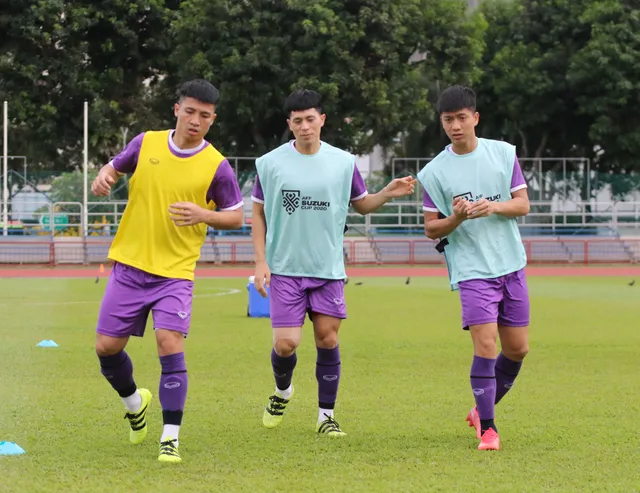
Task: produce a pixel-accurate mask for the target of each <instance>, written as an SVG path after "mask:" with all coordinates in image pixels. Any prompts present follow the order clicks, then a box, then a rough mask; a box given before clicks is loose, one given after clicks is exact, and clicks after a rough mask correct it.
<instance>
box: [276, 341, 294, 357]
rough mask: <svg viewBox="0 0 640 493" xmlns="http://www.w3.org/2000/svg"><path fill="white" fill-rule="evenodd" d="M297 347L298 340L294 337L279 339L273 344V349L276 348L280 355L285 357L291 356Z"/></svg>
mask: <svg viewBox="0 0 640 493" xmlns="http://www.w3.org/2000/svg"><path fill="white" fill-rule="evenodd" d="M297 348H298V341H294V340H293V339H278V340H277V341H276V342H275V343H274V345H273V349H275V351H276V353H277V354H278V356H282V357H283V358H286V357H287V356H291V355H292V354H293V353H294V351H295V350H296V349H297Z"/></svg>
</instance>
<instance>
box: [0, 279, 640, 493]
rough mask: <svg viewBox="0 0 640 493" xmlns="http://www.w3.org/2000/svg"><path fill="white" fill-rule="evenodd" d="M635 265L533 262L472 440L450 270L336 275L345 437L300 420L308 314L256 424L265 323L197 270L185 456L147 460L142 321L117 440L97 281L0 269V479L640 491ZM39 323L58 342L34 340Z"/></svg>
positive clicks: (184, 486) (67, 483)
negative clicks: (592, 268) (102, 365)
mask: <svg viewBox="0 0 640 493" xmlns="http://www.w3.org/2000/svg"><path fill="white" fill-rule="evenodd" d="M630 280H631V279H628V278H626V277H598V278H595V277H556V278H551V277H532V278H530V279H529V286H530V291H531V300H532V327H531V352H530V354H529V356H528V358H527V360H526V362H525V365H524V367H523V370H522V372H521V374H520V377H519V379H518V380H517V382H516V385H515V386H514V388H513V390H512V391H511V393H510V394H509V395H507V397H506V398H505V399H504V400H503V401H502V402H501V403H500V405H499V406H498V408H497V421H496V422H497V424H498V427H499V429H500V434H501V438H502V450H501V451H499V452H495V453H491V452H479V451H477V450H476V446H477V441H476V439H475V436H474V433H473V432H472V431H471V429H469V428H468V427H467V426H466V423H465V422H464V418H465V416H466V413H467V412H468V410H469V409H470V407H471V406H472V404H473V397H472V393H471V390H470V385H469V367H470V364H471V358H472V350H471V344H470V340H469V336H468V334H467V333H464V332H463V331H462V330H460V328H459V327H460V321H459V320H460V319H459V317H460V309H459V305H458V297H457V294H456V293H451V292H449V291H448V289H447V285H446V280H445V279H443V278H427V277H424V278H413V279H412V281H411V283H410V284H409V285H405V279H404V278H366V279H365V278H362V279H357V278H352V279H351V282H350V283H349V284H348V285H347V287H346V291H347V295H346V296H347V303H348V308H349V316H350V318H349V320H347V321H346V322H345V324H344V325H343V330H342V332H341V353H342V382H341V387H340V394H339V396H338V397H339V403H338V407H337V410H336V418H337V419H338V421H339V422H340V424H341V426H342V428H343V429H344V431H346V432H347V433H348V436H347V437H345V439H343V440H334V441H329V440H327V439H326V438H325V439H323V438H321V437H317V436H316V434H315V433H314V425H315V420H316V412H317V411H316V405H317V402H316V382H315V373H314V371H315V370H314V369H315V349H314V347H313V338H312V335H311V333H310V326H309V324H308V323H307V326H306V327H305V334H304V336H303V341H302V345H301V347H300V350H299V362H298V367H297V369H296V375H295V378H294V381H295V383H296V396H295V398H294V400H293V401H292V404H291V405H290V407H289V410H288V414H287V416H286V418H285V422H284V424H283V426H282V428H280V429H277V430H266V429H264V428H263V427H262V425H261V416H262V410H263V406H264V405H265V403H266V400H267V397H268V396H269V394H270V392H271V391H272V388H273V381H272V375H271V369H270V361H269V351H270V344H271V334H270V325H269V321H268V320H266V319H248V318H247V317H246V299H247V296H246V290H245V284H246V278H245V279H201V280H198V281H197V282H196V294H197V297H196V298H195V300H194V311H193V323H192V332H191V335H190V337H189V338H188V339H187V353H186V355H187V366H188V369H189V378H190V381H189V397H188V399H187V409H186V413H185V420H184V423H183V427H182V431H181V435H180V450H181V454H182V456H183V462H182V464H179V465H162V464H160V463H159V462H158V461H157V460H156V458H157V452H158V448H157V440H158V438H159V436H160V435H159V434H160V431H161V411H160V406H159V403H158V401H157V386H158V379H159V362H158V359H157V356H156V353H155V347H154V341H153V338H152V337H149V336H147V337H146V338H144V339H135V340H132V342H131V343H130V345H129V348H128V352H129V353H130V355H131V357H132V359H133V361H134V367H135V377H136V381H137V383H138V385H139V386H143V387H148V388H150V389H151V390H152V391H153V393H154V403H153V407H152V409H151V411H150V433H149V437H148V438H147V441H146V442H145V443H144V444H142V445H141V446H137V447H135V446H132V445H129V443H128V441H127V436H128V429H127V422H126V420H125V419H124V408H123V406H122V404H121V402H120V401H119V399H118V397H117V395H116V394H115V392H113V390H111V388H110V386H109V385H108V384H107V383H106V381H105V380H104V379H103V377H102V375H101V374H100V370H99V366H98V361H97V358H96V357H95V354H94V349H93V341H94V328H95V321H96V316H97V311H98V307H99V302H100V298H101V296H102V293H103V291H104V287H105V281H104V280H101V281H100V283H98V284H96V283H95V282H94V279H3V280H2V282H1V284H0V309H1V310H2V311H1V314H2V323H1V324H0V441H2V440H8V441H15V442H16V443H18V444H19V445H20V446H22V447H23V448H24V449H25V450H26V452H27V453H26V455H22V456H5V457H0V492H3V493H9V492H28V493H32V492H41V491H42V492H45V491H55V492H80V491H82V492H103V491H104V492H140V493H142V492H163V493H164V492H174V491H176V492H177V491H180V492H236V491H242V492H323V493H328V492H350V493H352V492H353V493H354V492H545V491H554V492H634V491H636V492H637V491H640V469H639V467H638V464H639V459H640V445H639V441H638V436H639V433H638V419H639V416H640V390H639V387H640V385H639V384H640V371H639V370H640V365H639V356H640V324H639V323H638V315H639V307H640V286H638V285H636V286H633V287H631V286H629V285H628V282H629V281H630ZM358 281H362V282H363V284H362V285H359V286H357V285H356V284H355V283H356V282H358ZM149 335H152V334H149ZM42 339H53V340H55V341H56V342H57V343H58V344H59V345H60V347H58V348H50V349H45V348H38V347H36V344H37V343H38V342H39V341H40V340H42Z"/></svg>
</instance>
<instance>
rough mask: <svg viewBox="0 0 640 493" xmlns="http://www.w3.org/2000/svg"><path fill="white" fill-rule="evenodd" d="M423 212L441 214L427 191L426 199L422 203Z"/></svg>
mask: <svg viewBox="0 0 640 493" xmlns="http://www.w3.org/2000/svg"><path fill="white" fill-rule="evenodd" d="M422 210H423V211H426V212H439V211H438V208H437V207H436V204H434V203H433V200H431V197H430V196H429V194H428V193H427V189H426V188H425V189H424V199H423V201H422Z"/></svg>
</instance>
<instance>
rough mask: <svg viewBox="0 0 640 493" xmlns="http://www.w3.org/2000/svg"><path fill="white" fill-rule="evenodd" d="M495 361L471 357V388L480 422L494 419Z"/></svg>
mask: <svg viewBox="0 0 640 493" xmlns="http://www.w3.org/2000/svg"><path fill="white" fill-rule="evenodd" d="M495 367H496V360H495V359H489V358H481V357H480V356H474V357H473V364H472V365H471V388H472V390H473V396H474V397H475V399H476V407H477V408H478V415H479V416H480V420H481V421H489V420H493V418H494V413H493V411H494V406H495V399H496V374H495Z"/></svg>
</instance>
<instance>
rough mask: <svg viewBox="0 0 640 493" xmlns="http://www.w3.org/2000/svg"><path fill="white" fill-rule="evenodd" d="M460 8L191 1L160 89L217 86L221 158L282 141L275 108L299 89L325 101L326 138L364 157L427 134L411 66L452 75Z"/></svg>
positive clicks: (459, 50) (460, 50)
mask: <svg viewBox="0 0 640 493" xmlns="http://www.w3.org/2000/svg"><path fill="white" fill-rule="evenodd" d="M465 4H466V2H465V1H463V0H438V1H428V0H398V1H395V2H373V1H371V0H318V1H316V2H309V1H307V0H278V1H273V0H254V1H250V2H229V1H226V0H189V1H186V2H184V3H183V4H182V12H181V15H180V17H179V19H178V20H177V21H176V22H175V23H174V25H173V32H174V33H175V41H176V50H175V52H174V56H173V58H172V61H173V65H174V67H175V73H174V74H171V76H169V77H168V78H167V84H168V85H167V87H169V88H173V87H175V86H176V85H177V83H178V81H180V80H184V79H186V78H190V77H195V76H199V77H205V78H207V79H209V80H211V81H212V82H214V83H215V84H217V85H218V86H219V88H220V89H221V102H220V105H219V110H218V114H219V120H218V121H217V122H216V125H215V126H214V128H213V130H212V132H213V133H214V134H215V135H214V137H213V140H214V141H215V142H217V143H219V145H220V147H221V148H222V149H223V150H224V151H225V152H226V153H228V154H236V155H238V154H244V155H256V154H258V153H262V152H265V151H266V150H268V149H270V148H272V147H274V146H276V145H278V144H280V143H281V142H283V141H285V140H286V139H287V138H288V137H289V132H288V128H287V125H286V121H285V119H286V115H284V113H283V111H282V104H283V102H284V99H285V98H286V96H287V95H288V94H289V93H290V92H291V91H292V90H293V89H295V88H299V87H303V86H304V87H308V88H311V89H315V90H318V91H319V92H321V93H322V94H323V95H324V97H325V103H326V112H327V117H328V118H327V124H326V127H325V132H324V138H325V139H327V140H328V141H330V142H332V143H334V144H336V145H339V146H343V147H345V148H348V149H350V150H351V151H353V152H366V151H368V150H370V149H371V148H372V147H373V146H374V145H376V144H381V145H388V144H390V143H391V142H393V141H394V139H396V138H397V136H398V135H399V134H400V133H401V132H405V131H408V130H412V129H413V130H419V129H421V128H422V127H423V126H424V122H425V115H426V114H427V112H428V110H429V102H428V99H427V95H428V87H427V84H425V80H424V78H423V75H424V69H423V68H422V67H421V64H419V63H418V64H412V63H409V61H410V59H411V57H412V55H414V54H416V53H426V54H427V59H426V62H425V64H426V65H428V66H430V67H432V66H435V65H437V64H438V60H440V61H444V63H443V66H445V67H447V69H448V70H450V71H455V70H457V62H458V60H459V58H460V57H466V56H467V55H466V53H464V46H462V47H458V46H455V45H454V43H453V42H452V43H450V44H449V43H448V40H447V37H449V36H451V33H450V32H449V31H448V29H450V28H451V26H453V27H456V26H461V25H463V23H461V22H460V21H456V20H455V16H456V15H457V14H458V13H461V12H464V8H463V5H465ZM449 21H453V22H452V23H451V24H449V25H448V24H447V23H448V22H449ZM448 55H449V56H448ZM463 65H464V64H463Z"/></svg>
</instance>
